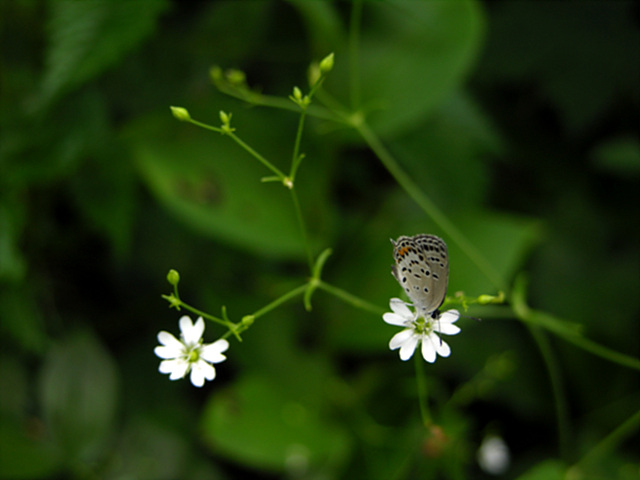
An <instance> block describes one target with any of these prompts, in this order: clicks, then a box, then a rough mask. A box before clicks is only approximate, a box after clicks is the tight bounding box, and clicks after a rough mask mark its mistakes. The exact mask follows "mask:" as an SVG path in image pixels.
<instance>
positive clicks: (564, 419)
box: [529, 325, 570, 459]
mask: <svg viewBox="0 0 640 480" xmlns="http://www.w3.org/2000/svg"><path fill="white" fill-rule="evenodd" d="M529 332H531V335H532V336H533V338H534V340H535V342H536V344H537V345H538V348H539V349H540V353H541V354H542V358H543V359H544V363H545V365H546V367H547V372H548V373H549V379H550V381H551V389H552V391H553V397H554V404H555V407H556V417H557V421H558V444H559V447H560V457H561V458H565V459H567V458H568V453H569V448H568V447H569V433H570V432H569V430H570V429H569V415H568V411H569V410H568V408H567V399H566V396H565V394H564V388H563V382H562V375H561V374H560V369H559V368H558V362H557V361H556V359H555V356H554V355H553V351H552V350H551V345H549V340H548V339H547V337H546V335H544V333H543V331H542V329H541V328H539V327H537V326H533V325H529Z"/></svg>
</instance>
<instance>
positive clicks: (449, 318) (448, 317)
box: [440, 310, 460, 323]
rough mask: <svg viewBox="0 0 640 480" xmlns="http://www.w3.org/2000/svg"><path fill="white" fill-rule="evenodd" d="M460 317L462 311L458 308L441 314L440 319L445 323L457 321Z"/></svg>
mask: <svg viewBox="0 0 640 480" xmlns="http://www.w3.org/2000/svg"><path fill="white" fill-rule="evenodd" d="M459 318H460V312H459V311H457V310H447V311H446V312H443V313H441V314H440V321H441V322H445V323H455V322H457V321H458V319H459Z"/></svg>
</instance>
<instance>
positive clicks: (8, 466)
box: [0, 419, 62, 479]
mask: <svg viewBox="0 0 640 480" xmlns="http://www.w3.org/2000/svg"><path fill="white" fill-rule="evenodd" d="M57 453H58V452H55V451H54V450H52V449H51V448H50V445H47V444H46V443H44V442H41V441H38V440H36V439H34V438H31V436H30V435H29V434H28V432H27V431H26V430H25V428H24V426H23V425H18V424H16V423H13V422H8V421H6V420H5V419H3V421H2V422H0V458H2V461H1V462H0V478H12V479H29V478H34V479H37V478H55V473H57V472H58V470H59V468H60V466H61V465H62V458H61V457H60V456H59V455H58V454H57Z"/></svg>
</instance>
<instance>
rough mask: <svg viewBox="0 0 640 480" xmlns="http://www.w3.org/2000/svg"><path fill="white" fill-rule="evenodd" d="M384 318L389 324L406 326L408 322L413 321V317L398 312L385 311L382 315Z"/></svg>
mask: <svg viewBox="0 0 640 480" xmlns="http://www.w3.org/2000/svg"><path fill="white" fill-rule="evenodd" d="M382 319H383V320H384V321H385V322H386V323H388V324H389V325H397V326H399V327H404V326H406V325H407V323H408V322H411V319H407V318H406V317H403V316H402V315H398V314H397V313H385V314H384V315H382Z"/></svg>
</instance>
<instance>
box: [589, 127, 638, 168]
mask: <svg viewBox="0 0 640 480" xmlns="http://www.w3.org/2000/svg"><path fill="white" fill-rule="evenodd" d="M591 157H592V159H593V162H594V164H595V165H596V166H597V167H599V168H601V169H602V170H606V171H608V172H610V173H613V174H616V175H618V176H620V177H623V178H628V177H634V178H638V176H640V142H639V141H638V138H637V137H635V138H634V137H620V138H614V139H611V140H609V141H606V142H603V143H601V144H600V145H598V146H597V147H596V148H595V149H594V151H593V152H592V154H591Z"/></svg>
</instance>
